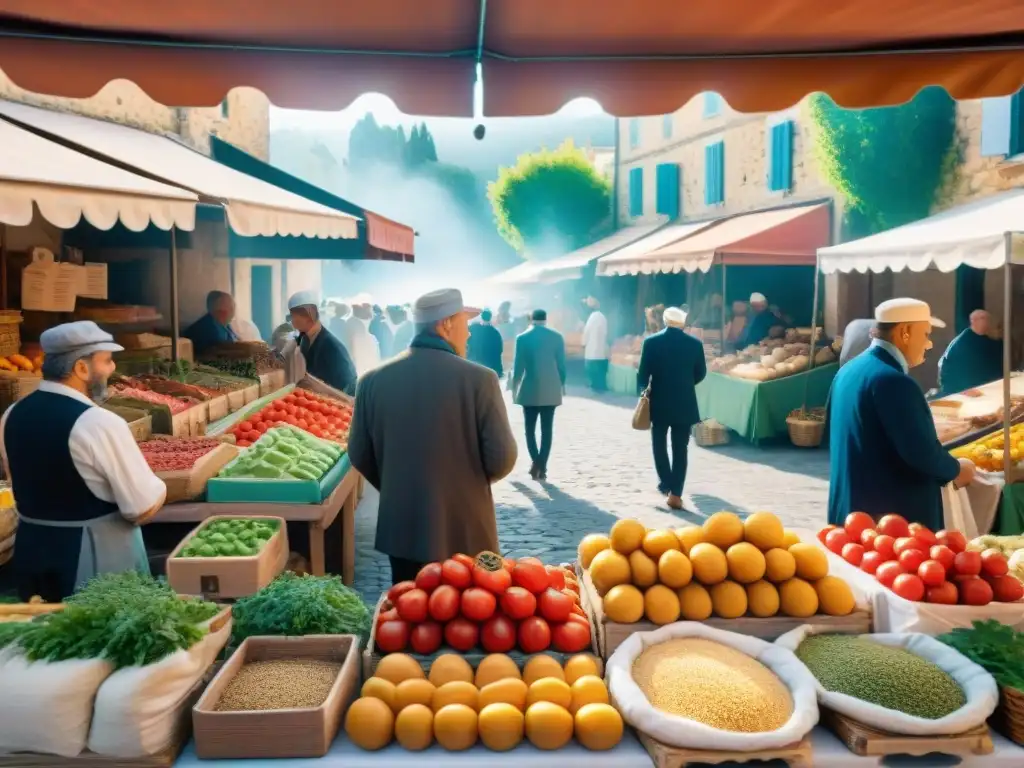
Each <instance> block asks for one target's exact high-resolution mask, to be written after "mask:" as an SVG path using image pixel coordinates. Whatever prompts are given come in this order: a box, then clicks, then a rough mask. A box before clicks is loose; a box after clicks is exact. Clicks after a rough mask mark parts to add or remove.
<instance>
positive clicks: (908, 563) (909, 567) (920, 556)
mask: <svg viewBox="0 0 1024 768" xmlns="http://www.w3.org/2000/svg"><path fill="white" fill-rule="evenodd" d="M927 559H928V556H927V555H925V553H924V552H922V551H921V550H919V549H905V550H903V552H901V553H900V556H899V557H898V558H896V561H897V562H898V563H899V564H900V568H902V569H903V571H904V572H905V573H917V569H918V568H920V567H921V563H923V562H924V561H925V560H927ZM943 578H945V574H943Z"/></svg>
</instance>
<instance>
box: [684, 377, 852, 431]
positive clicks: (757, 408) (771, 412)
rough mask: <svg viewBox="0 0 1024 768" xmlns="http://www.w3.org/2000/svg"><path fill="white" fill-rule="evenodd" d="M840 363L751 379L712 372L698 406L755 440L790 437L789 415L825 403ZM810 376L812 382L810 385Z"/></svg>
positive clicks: (701, 387)
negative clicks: (767, 378)
mask: <svg viewBox="0 0 1024 768" xmlns="http://www.w3.org/2000/svg"><path fill="white" fill-rule="evenodd" d="M838 370H839V365H838V364H837V363H831V364H829V365H822V366H819V367H817V368H813V369H811V370H809V371H805V372H804V373H797V374H794V375H792V376H786V377H785V378H782V379H774V380H772V381H763V382H757V381H748V380H746V379H739V378H736V377H735V376H726V375H725V374H722V373H709V374H708V375H707V378H706V379H704V381H702V382H701V383H700V384H698V385H697V406H698V407H699V408H700V416H701V418H702V419H715V420H716V421H718V422H719V423H721V424H724V425H725V426H727V427H728V428H729V429H732V430H734V431H736V432H738V433H739V434H740V435H741V436H742V437H745V438H746V439H747V440H750V441H751V442H754V443H757V442H760V441H762V440H769V439H772V438H778V437H786V436H787V435H788V434H789V428H788V427H787V426H786V417H787V416H789V414H790V412H791V411H792V410H793V409H795V408H799V407H800V406H802V405H804V391H805V388H806V394H807V403H806V405H807V407H808V408H817V407H820V406H823V405H825V400H826V398H827V397H828V390H829V387H830V386H831V385H832V379H833V378H834V377H835V375H836V371H838ZM808 380H809V383H810V386H807V384H808Z"/></svg>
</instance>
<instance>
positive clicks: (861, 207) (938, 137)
mask: <svg viewBox="0 0 1024 768" xmlns="http://www.w3.org/2000/svg"><path fill="white" fill-rule="evenodd" d="M810 114H811V118H812V120H813V121H814V124H815V126H816V128H817V131H816V134H817V135H816V142H817V150H818V156H819V162H820V164H821V168H822V172H823V174H824V176H825V178H826V180H827V181H828V182H829V183H830V184H831V185H832V186H833V187H834V188H835V189H836V190H837V191H838V192H839V193H840V194H841V195H842V196H843V197H844V198H845V200H846V204H847V205H846V211H847V225H848V228H849V230H850V231H849V232H848V235H851V236H856V237H859V236H863V235H867V234H871V233H874V232H880V231H882V230H884V229H890V228H892V227H898V226H900V225H902V224H907V223H909V222H911V221H916V220H918V219H921V218H924V217H925V216H928V215H929V214H930V213H931V208H932V205H933V204H934V202H935V200H936V196H937V195H938V194H939V192H940V190H941V189H942V188H943V186H944V182H945V180H946V178H945V177H946V176H948V174H949V172H950V170H951V164H950V162H949V157H950V150H951V148H952V147H954V145H955V142H954V138H955V135H956V102H954V101H953V99H952V98H951V97H950V96H949V94H948V93H946V92H945V91H944V90H943V89H941V88H935V87H933V88H925V89H924V90H922V91H921V92H919V93H918V94H917V96H915V97H914V98H913V99H912V100H911V101H909V102H907V103H906V104H901V105H899V106H895V107H879V108H874V109H844V108H842V107H839V106H837V105H836V103H835V102H834V101H832V99H831V98H829V97H828V96H827V95H825V94H815V95H814V96H812V97H811V99H810Z"/></svg>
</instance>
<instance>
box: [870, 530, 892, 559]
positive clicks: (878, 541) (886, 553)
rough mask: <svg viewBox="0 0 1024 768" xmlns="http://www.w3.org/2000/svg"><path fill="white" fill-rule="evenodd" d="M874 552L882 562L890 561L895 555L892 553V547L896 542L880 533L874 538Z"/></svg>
mask: <svg viewBox="0 0 1024 768" xmlns="http://www.w3.org/2000/svg"><path fill="white" fill-rule="evenodd" d="M874 543H875V552H877V553H878V554H880V555H881V556H882V559H883V560H892V559H893V558H894V557H896V553H895V552H893V547H894V546H895V545H896V540H895V539H894V538H893V537H892V536H889V535H888V534H885V533H880V534H878V535H877V536H876V537H875V542H874Z"/></svg>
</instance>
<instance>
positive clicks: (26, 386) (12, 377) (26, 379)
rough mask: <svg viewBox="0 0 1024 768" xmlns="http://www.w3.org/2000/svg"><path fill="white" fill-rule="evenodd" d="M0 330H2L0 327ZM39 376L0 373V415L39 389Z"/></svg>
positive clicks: (19, 372) (24, 373)
mask: <svg viewBox="0 0 1024 768" xmlns="http://www.w3.org/2000/svg"><path fill="white" fill-rule="evenodd" d="M0 328H3V326H2V325H0ZM42 380H43V379H42V377H41V376H39V374H33V373H27V372H24V371H18V372H17V373H15V372H14V371H0V413H2V412H3V411H6V410H7V409H8V408H9V407H10V406H12V405H13V404H14V403H16V402H18V401H19V400H21V399H22V398H23V397H28V396H29V395H31V394H32V393H33V392H35V391H36V390H37V389H38V388H39V382H41V381H42Z"/></svg>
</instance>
